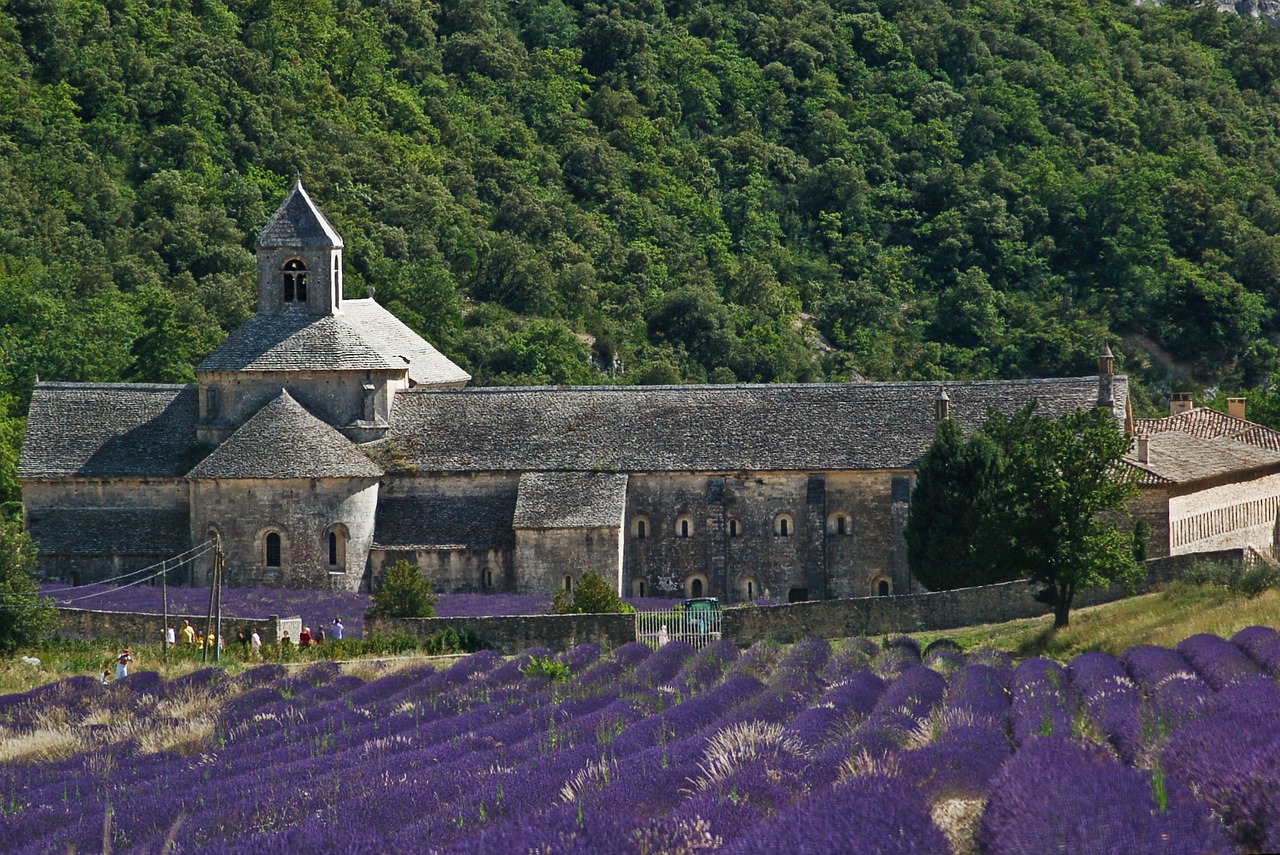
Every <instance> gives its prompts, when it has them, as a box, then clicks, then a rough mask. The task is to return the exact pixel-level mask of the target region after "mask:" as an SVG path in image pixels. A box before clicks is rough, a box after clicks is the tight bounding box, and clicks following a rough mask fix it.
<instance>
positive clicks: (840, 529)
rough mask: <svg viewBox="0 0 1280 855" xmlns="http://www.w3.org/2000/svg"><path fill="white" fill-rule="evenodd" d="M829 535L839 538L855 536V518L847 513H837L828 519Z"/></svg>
mask: <svg viewBox="0 0 1280 855" xmlns="http://www.w3.org/2000/svg"><path fill="white" fill-rule="evenodd" d="M827 534H834V535H836V536H837V537H843V536H845V535H850V534H853V517H851V516H849V514H848V513H846V512H845V511H836V512H835V513H833V514H831V515H830V516H828V517H827Z"/></svg>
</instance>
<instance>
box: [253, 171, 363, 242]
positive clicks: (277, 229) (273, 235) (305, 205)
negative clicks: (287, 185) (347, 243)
mask: <svg viewBox="0 0 1280 855" xmlns="http://www.w3.org/2000/svg"><path fill="white" fill-rule="evenodd" d="M280 246H297V247H303V246H331V247H334V248H335V249H341V248H342V246H343V243H342V235H340V234H338V230H337V229H335V228H334V227H333V224H332V223H330V222H329V220H328V218H327V217H325V215H324V214H322V213H321V212H320V209H319V208H317V207H316V203H315V202H312V201H311V197H310V196H308V195H307V191H306V188H304V187H303V186H302V179H301V178H299V179H298V180H297V182H296V183H295V184H294V185H293V190H292V191H291V192H290V193H289V195H288V196H287V197H285V200H284V201H283V202H281V203H280V207H279V208H277V209H276V213H275V216H273V217H272V218H271V220H270V221H269V222H268V223H267V225H266V227H265V228H263V230H262V232H261V233H260V234H259V235H258V248H259V249H263V248H267V247H280Z"/></svg>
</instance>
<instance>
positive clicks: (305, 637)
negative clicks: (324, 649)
mask: <svg viewBox="0 0 1280 855" xmlns="http://www.w3.org/2000/svg"><path fill="white" fill-rule="evenodd" d="M344 630H345V627H344V626H343V625H342V618H340V617H336V618H334V619H333V623H331V624H329V626H328V627H324V626H321V627H320V631H319V632H318V633H315V634H312V632H311V627H309V626H304V627H303V628H302V633H301V634H300V635H299V636H298V646H299V647H310V646H311V645H313V644H323V643H324V642H326V641H341V640H342V633H343V631H344ZM280 643H281V644H292V643H293V639H292V638H290V637H289V630H287V629H286V630H285V631H284V635H283V636H281V638H280Z"/></svg>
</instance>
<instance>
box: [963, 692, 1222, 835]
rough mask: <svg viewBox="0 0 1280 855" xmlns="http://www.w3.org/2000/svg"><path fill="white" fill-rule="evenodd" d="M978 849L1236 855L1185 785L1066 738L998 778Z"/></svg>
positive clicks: (1024, 755)
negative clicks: (1112, 760) (1219, 854)
mask: <svg viewBox="0 0 1280 855" xmlns="http://www.w3.org/2000/svg"><path fill="white" fill-rule="evenodd" d="M1015 703H1016V701H1015ZM978 843H979V846H980V848H981V850H982V851H983V852H985V853H989V855H1006V853H1008V855H1013V853H1017V855H1023V853H1040V852H1071V853H1078V855H1092V853H1098V855H1112V853H1128V852H1160V853H1162V855H1163V853H1175V855H1176V853H1186V855H1206V853H1224V855H1225V853H1228V852H1231V851H1232V846H1231V843H1230V841H1229V840H1228V839H1227V837H1226V835H1225V834H1224V832H1223V829H1222V827H1221V825H1220V824H1218V823H1217V822H1216V820H1214V819H1213V817H1212V816H1211V815H1210V814H1209V811H1208V810H1207V809H1206V808H1205V807H1204V806H1203V805H1201V804H1199V803H1197V802H1196V800H1195V799H1194V798H1193V797H1192V796H1191V793H1190V791H1188V790H1187V789H1186V787H1185V786H1184V785H1182V784H1181V783H1180V782H1178V781H1175V780H1170V779H1163V780H1160V779H1157V778H1154V777H1153V776H1152V773H1150V772H1147V771H1145V770H1140V769H1134V768H1130V767H1127V766H1122V765H1120V764H1118V763H1114V762H1111V761H1110V760H1109V759H1108V758H1107V757H1106V755H1105V752H1104V751H1103V750H1102V749H1100V748H1098V747H1087V746H1082V745H1078V744H1072V743H1071V742H1069V741H1067V740H1066V739H1064V738H1061V737H1045V738H1041V739H1033V740H1031V741H1029V742H1028V743H1027V744H1025V745H1023V746H1022V748H1021V749H1019V751H1018V753H1017V754H1015V755H1014V756H1013V758H1012V759H1010V760H1009V761H1008V762H1006V763H1005V765H1004V767H1003V768H1002V769H1001V770H1000V771H999V772H998V773H997V774H996V775H995V777H994V778H993V779H992V781H991V798H990V800H989V801H988V803H987V809H986V812H985V813H984V814H983V817H982V822H981V825H980V826H979V831H978Z"/></svg>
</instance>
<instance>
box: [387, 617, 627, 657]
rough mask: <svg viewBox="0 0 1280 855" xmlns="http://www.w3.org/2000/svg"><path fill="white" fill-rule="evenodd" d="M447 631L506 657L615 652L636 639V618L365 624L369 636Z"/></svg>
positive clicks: (462, 619) (429, 620)
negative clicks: (579, 649) (532, 652)
mask: <svg viewBox="0 0 1280 855" xmlns="http://www.w3.org/2000/svg"><path fill="white" fill-rule="evenodd" d="M446 629H453V630H454V631H455V632H461V631H462V630H468V631H470V632H472V633H474V634H475V635H476V636H477V637H478V638H480V639H482V640H483V641H484V642H485V643H486V644H488V645H489V646H490V647H492V648H493V649H495V650H497V651H499V652H501V653H506V654H511V653H519V652H520V651H522V650H527V649H529V648H530V647H549V648H551V649H552V650H558V651H563V650H569V649H570V648H573V647H576V646H578V645H579V644H598V645H600V648H601V649H602V650H613V649H615V648H617V647H621V646H622V645H624V644H627V643H628V642H632V641H635V640H636V618H635V615H631V614H624V615H526V616H520V617H446V618H370V619H367V620H366V621H365V624H364V631H365V635H366V636H369V635H392V634H395V633H407V634H409V635H412V636H415V637H417V638H426V637H428V636H431V635H434V634H435V633H437V632H443V631H444V630H446Z"/></svg>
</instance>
